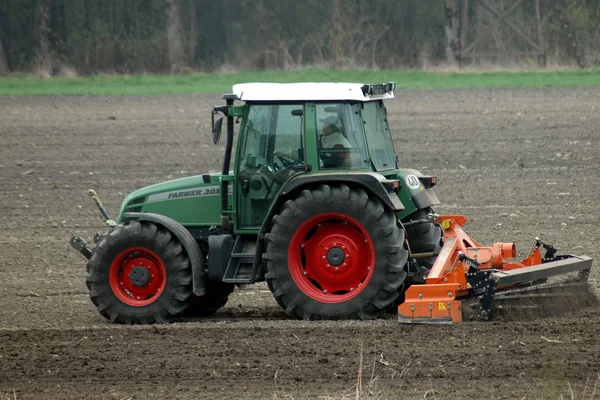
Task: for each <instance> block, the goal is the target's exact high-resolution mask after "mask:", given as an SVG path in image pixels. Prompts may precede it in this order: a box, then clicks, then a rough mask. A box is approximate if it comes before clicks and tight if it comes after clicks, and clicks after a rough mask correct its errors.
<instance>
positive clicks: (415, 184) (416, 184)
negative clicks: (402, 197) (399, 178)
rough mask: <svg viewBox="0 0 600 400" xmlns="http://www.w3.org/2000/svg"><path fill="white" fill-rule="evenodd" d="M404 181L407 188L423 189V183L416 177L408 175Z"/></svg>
mask: <svg viewBox="0 0 600 400" xmlns="http://www.w3.org/2000/svg"><path fill="white" fill-rule="evenodd" d="M404 181H405V182H406V186H408V187H409V188H411V189H418V188H420V187H421V181H419V178H417V177H416V176H415V175H412V174H410V175H406V178H404Z"/></svg>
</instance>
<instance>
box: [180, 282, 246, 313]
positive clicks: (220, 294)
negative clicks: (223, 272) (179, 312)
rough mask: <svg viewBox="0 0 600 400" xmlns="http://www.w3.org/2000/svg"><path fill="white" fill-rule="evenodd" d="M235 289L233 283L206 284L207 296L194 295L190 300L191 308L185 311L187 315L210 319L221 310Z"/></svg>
mask: <svg viewBox="0 0 600 400" xmlns="http://www.w3.org/2000/svg"><path fill="white" fill-rule="evenodd" d="M233 289H235V285H234V284H233V283H225V282H214V281H208V282H206V294H205V295H204V296H196V295H194V294H192V295H191V296H190V298H189V299H188V305H189V307H188V308H187V310H186V311H185V313H186V315H193V316H197V317H210V316H213V315H215V314H216V312H217V311H219V309H221V308H222V307H223V306H225V304H227V300H228V299H229V295H230V294H231V293H232V292H233Z"/></svg>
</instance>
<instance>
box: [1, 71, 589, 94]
mask: <svg viewBox="0 0 600 400" xmlns="http://www.w3.org/2000/svg"><path fill="white" fill-rule="evenodd" d="M323 81H346V82H388V81H395V82H396V83H397V88H398V89H397V91H399V92H398V93H397V95H401V94H400V92H401V90H402V89H440V88H448V89H449V88H503V87H555V86H598V85H600V70H598V69H596V70H581V71H563V72H544V73H539V72H512V73H511V72H490V73H439V72H422V71H406V72H399V71H372V70H364V71H361V70H345V71H333V70H315V69H303V70H295V71H287V72H283V71H279V72H240V73H237V74H227V75H220V74H198V75H191V76H155V75H135V76H92V77H80V78H50V79H40V78H32V77H20V78H8V77H0V95H1V96H25V95H94V96H101V95H122V94H167V93H227V92H230V91H231V86H232V85H233V84H235V83H243V82H323Z"/></svg>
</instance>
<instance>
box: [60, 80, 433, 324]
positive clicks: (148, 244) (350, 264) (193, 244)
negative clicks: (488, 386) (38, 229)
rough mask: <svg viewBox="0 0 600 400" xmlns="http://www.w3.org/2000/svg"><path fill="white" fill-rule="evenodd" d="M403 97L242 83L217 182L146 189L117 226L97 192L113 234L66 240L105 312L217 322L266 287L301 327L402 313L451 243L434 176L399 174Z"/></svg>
mask: <svg viewBox="0 0 600 400" xmlns="http://www.w3.org/2000/svg"><path fill="white" fill-rule="evenodd" d="M394 90H395V84H394V83H385V84H373V85H368V84H365V85H363V84H356V83H294V84H270V83H249V84H238V85H235V86H233V94H226V95H224V96H223V99H224V100H225V103H226V104H225V105H223V106H219V107H215V108H214V109H213V111H212V126H213V141H214V143H215V144H216V143H218V142H219V138H220V136H221V131H222V128H223V122H224V118H225V121H226V135H227V138H226V146H225V157H224V161H223V168H222V172H221V173H213V174H203V175H197V176H191V177H186V178H182V179H176V180H172V181H168V182H163V183H159V184H156V185H152V186H148V187H145V188H142V189H140V190H137V191H135V192H133V193H131V194H130V195H129V196H127V197H126V198H125V200H124V202H123V204H122V206H121V210H120V212H119V216H118V218H117V219H116V220H115V221H113V220H112V219H111V218H110V217H109V216H108V214H107V213H106V211H105V210H104V207H103V206H102V203H101V202H100V200H99V198H98V197H97V196H96V194H95V192H93V190H91V191H90V194H91V195H92V197H93V198H94V200H95V201H96V203H97V205H98V207H99V209H100V211H101V212H102V214H103V216H104V218H105V219H106V221H107V223H108V225H109V230H108V231H107V232H105V233H103V234H97V235H96V236H95V237H94V242H95V246H93V247H92V248H90V247H88V245H87V243H86V242H85V241H84V240H83V239H82V238H80V237H77V236H74V237H73V238H72V239H71V245H72V246H73V247H74V248H75V249H76V250H77V251H79V252H80V253H81V254H83V256H84V257H86V258H87V259H88V263H87V272H88V274H87V286H88V288H89V293H90V297H91V300H92V302H93V303H94V304H95V305H96V306H97V308H98V311H99V312H100V313H101V314H102V315H103V316H104V317H106V318H107V319H109V320H110V321H111V322H119V323H133V324H148V323H165V322H169V321H172V320H173V319H175V318H176V317H177V316H179V315H181V314H182V313H183V312H184V310H187V311H186V313H191V314H195V315H212V314H214V313H215V312H216V311H217V310H218V309H219V308H221V307H222V306H224V305H225V303H226V302H227V298H228V296H229V295H230V294H231V293H232V291H233V290H234V288H235V286H236V285H247V284H251V283H256V282H261V281H266V282H267V284H268V286H269V288H270V290H271V291H272V293H273V296H274V297H275V300H276V301H277V303H279V305H280V306H281V307H282V308H283V309H284V310H285V311H286V313H287V314H289V315H290V316H291V317H294V318H299V319H311V320H316V319H373V318H377V317H379V316H381V315H382V314H384V313H385V312H386V311H387V310H389V309H390V308H391V307H393V306H396V305H398V304H399V302H400V301H401V299H402V295H403V291H404V290H405V288H406V287H407V286H408V285H410V284H411V283H417V282H422V281H423V276H424V274H425V273H426V271H427V269H428V268H430V267H431V265H432V263H433V261H434V260H435V256H436V255H437V253H438V252H439V250H440V248H441V246H442V245H443V243H442V241H443V234H442V229H441V228H440V226H439V225H437V224H436V223H435V217H436V216H435V214H433V211H432V206H435V205H436V204H438V203H439V201H438V199H437V197H436V195H435V194H434V192H433V191H432V190H431V188H432V187H433V186H434V185H435V183H436V178H435V177H434V176H425V175H423V174H421V173H420V172H418V171H415V170H412V169H401V168H400V167H399V165H398V160H397V156H396V153H395V151H394V145H393V141H392V135H391V132H390V129H389V125H388V119H387V112H386V109H385V106H384V102H383V101H384V100H387V99H392V98H393V97H394ZM236 101H237V102H238V103H237V104H236V103H235V102H236ZM240 102H241V104H240ZM219 114H223V115H224V117H221V118H219V119H216V118H215V117H217V118H218V117H219ZM236 124H239V131H238V138H237V144H236V149H235V157H234V160H233V166H232V165H231V158H232V152H233V147H234V130H235V125H236ZM232 167H233V168H232ZM394 312H395V311H394Z"/></svg>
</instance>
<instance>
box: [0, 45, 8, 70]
mask: <svg viewBox="0 0 600 400" xmlns="http://www.w3.org/2000/svg"><path fill="white" fill-rule="evenodd" d="M8 72H10V69H9V68H8V63H7V62H6V56H5V55H4V47H3V46H2V39H1V38H0V75H4V74H7V73H8Z"/></svg>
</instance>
